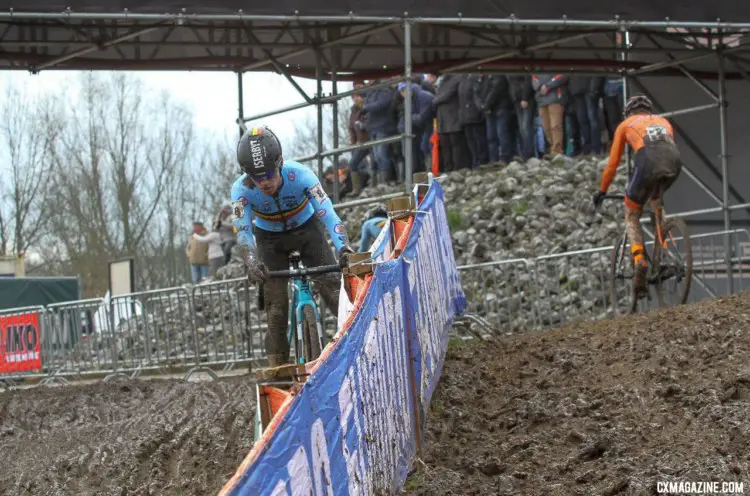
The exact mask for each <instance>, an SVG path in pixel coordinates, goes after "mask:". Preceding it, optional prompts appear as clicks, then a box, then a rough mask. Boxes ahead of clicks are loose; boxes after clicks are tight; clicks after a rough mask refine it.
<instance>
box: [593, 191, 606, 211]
mask: <svg viewBox="0 0 750 496" xmlns="http://www.w3.org/2000/svg"><path fill="white" fill-rule="evenodd" d="M606 194H607V192H606V191H597V192H596V194H595V195H594V207H595V208H599V207H601V206H602V202H603V201H604V195H606Z"/></svg>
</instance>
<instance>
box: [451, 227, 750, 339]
mask: <svg viewBox="0 0 750 496" xmlns="http://www.w3.org/2000/svg"><path fill="white" fill-rule="evenodd" d="M727 233H729V234H730V235H731V239H732V253H733V256H732V271H731V272H729V271H728V270H727V267H726V261H725V259H724V244H723V243H724V241H723V239H724V235H725V234H727ZM690 241H691V252H692V255H693V276H692V284H691V289H690V295H689V298H688V302H697V301H700V300H703V299H705V298H712V297H716V296H723V295H726V294H727V284H726V278H727V277H728V276H729V275H730V274H731V277H732V278H733V281H734V283H735V288H736V289H739V290H740V291H742V290H744V288H745V287H746V286H747V285H748V282H750V233H749V232H748V231H747V230H746V229H735V230H731V231H719V232H713V233H702V234H691V235H690ZM675 242H676V246H677V250H678V251H679V252H680V253H681V254H682V255H683V256H684V253H685V250H684V240H682V239H681V238H675ZM646 246H647V248H648V250H649V251H650V250H651V248H652V246H653V241H649V242H646ZM613 248H614V247H612V246H607V247H603V248H593V249H587V250H578V251H573V252H566V253H561V254H554V255H545V256H541V257H537V258H535V259H532V260H527V259H517V260H507V261H501V262H486V263H479V264H471V265H463V266H460V267H458V270H459V274H460V276H461V284H462V287H463V289H464V293H465V294H466V298H467V303H468V308H467V311H468V312H470V313H472V314H474V315H476V316H478V317H480V318H482V319H483V320H485V321H487V322H488V323H489V324H490V325H491V326H492V327H493V328H494V330H495V331H497V332H516V331H518V330H523V329H541V328H546V327H551V326H557V325H562V324H566V323H570V322H574V321H576V320H583V319H585V320H600V319H605V318H608V317H611V316H612V315H613V307H612V295H611V282H610V276H609V272H610V263H611V262H610V258H611V256H612V250H613ZM617 296H618V299H619V301H620V304H621V305H622V304H624V303H625V302H627V301H628V299H629V294H628V293H627V292H626V291H625V290H624V291H622V292H620V293H618V295H617ZM658 306H659V304H658V301H657V299H656V297H655V296H654V298H653V299H652V300H651V301H645V302H644V303H643V304H642V305H641V307H639V310H641V311H644V310H645V311H648V310H651V309H655V308H658Z"/></svg>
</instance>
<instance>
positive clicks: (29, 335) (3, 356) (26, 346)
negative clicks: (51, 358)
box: [0, 312, 42, 374]
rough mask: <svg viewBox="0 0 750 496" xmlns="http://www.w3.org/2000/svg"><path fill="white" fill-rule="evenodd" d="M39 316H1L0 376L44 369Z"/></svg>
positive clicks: (30, 314) (31, 314)
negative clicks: (40, 349) (40, 348)
mask: <svg viewBox="0 0 750 496" xmlns="http://www.w3.org/2000/svg"><path fill="white" fill-rule="evenodd" d="M41 335H42V333H41V329H40V328H39V314H38V313H36V312H29V313H23V314H18V315H6V316H0V374H9V373H17V372H32V371H35V370H41V369H42V356H41V353H40V352H39V347H40V346H39V343H40V341H41Z"/></svg>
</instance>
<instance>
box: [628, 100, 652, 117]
mask: <svg viewBox="0 0 750 496" xmlns="http://www.w3.org/2000/svg"><path fill="white" fill-rule="evenodd" d="M653 106H654V104H653V103H651V100H650V99H649V98H648V97H647V96H646V95H633V96H631V97H630V98H628V101H627V103H626V104H625V115H626V116H628V115H630V114H633V113H634V112H635V111H636V110H645V111H646V112H651V109H652V108H653Z"/></svg>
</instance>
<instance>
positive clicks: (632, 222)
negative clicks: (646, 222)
mask: <svg viewBox="0 0 750 496" xmlns="http://www.w3.org/2000/svg"><path fill="white" fill-rule="evenodd" d="M642 214H643V207H642V206H641V205H639V204H637V203H635V202H634V201H632V200H630V199H629V198H626V201H625V227H626V228H627V230H628V238H629V239H630V243H631V244H634V245H642V244H643V230H642V229H641V215H642Z"/></svg>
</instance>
